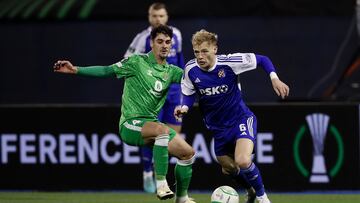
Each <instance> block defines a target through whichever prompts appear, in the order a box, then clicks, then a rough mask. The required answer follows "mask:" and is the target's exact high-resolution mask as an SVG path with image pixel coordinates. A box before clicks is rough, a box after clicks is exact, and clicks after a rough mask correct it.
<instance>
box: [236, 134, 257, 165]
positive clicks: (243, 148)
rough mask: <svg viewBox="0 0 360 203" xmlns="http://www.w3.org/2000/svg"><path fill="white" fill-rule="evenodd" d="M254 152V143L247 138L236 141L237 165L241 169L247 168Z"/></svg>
mask: <svg viewBox="0 0 360 203" xmlns="http://www.w3.org/2000/svg"><path fill="white" fill-rule="evenodd" d="M253 150H254V142H253V141H252V140H250V139H247V138H241V139H238V140H237V141H236V147H235V163H236V164H237V165H238V166H239V167H240V168H247V167H248V166H249V165H250V164H251V162H252V160H251V155H252V152H253Z"/></svg>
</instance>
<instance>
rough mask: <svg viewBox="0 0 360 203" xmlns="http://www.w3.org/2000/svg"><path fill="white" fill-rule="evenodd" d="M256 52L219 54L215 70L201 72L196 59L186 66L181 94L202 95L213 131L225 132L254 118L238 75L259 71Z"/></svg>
mask: <svg viewBox="0 0 360 203" xmlns="http://www.w3.org/2000/svg"><path fill="white" fill-rule="evenodd" d="M256 64H257V63H256V57H255V54H253V53H235V54H229V55H218V56H217V57H216V62H215V65H214V66H213V67H211V68H210V69H209V70H204V69H201V68H200V66H199V65H198V64H197V63H196V60H195V59H193V60H191V61H189V62H188V63H187V64H186V67H185V74H184V77H183V79H182V82H181V89H182V93H183V94H185V95H193V94H194V93H197V94H198V96H199V106H200V111H201V113H202V115H203V118H204V121H205V124H206V126H207V127H208V128H209V129H210V130H224V129H226V128H230V127H233V126H234V125H236V124H238V122H239V120H241V119H243V118H245V117H249V116H252V115H253V113H252V112H251V111H250V110H249V108H248V107H247V106H246V105H245V103H244V101H243V99H242V95H241V90H240V88H239V84H238V75H239V74H240V73H243V72H245V71H249V70H253V69H255V68H256Z"/></svg>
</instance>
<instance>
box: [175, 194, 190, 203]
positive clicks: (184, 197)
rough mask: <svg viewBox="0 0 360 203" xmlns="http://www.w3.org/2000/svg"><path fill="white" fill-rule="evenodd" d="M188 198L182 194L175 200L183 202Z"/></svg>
mask: <svg viewBox="0 0 360 203" xmlns="http://www.w3.org/2000/svg"><path fill="white" fill-rule="evenodd" d="M188 199H189V196H188V195H185V196H182V197H176V202H185V201H186V200H188Z"/></svg>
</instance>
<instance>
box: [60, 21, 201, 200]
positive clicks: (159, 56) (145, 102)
mask: <svg viewBox="0 0 360 203" xmlns="http://www.w3.org/2000/svg"><path fill="white" fill-rule="evenodd" d="M172 35H173V32H172V30H171V28H169V27H168V26H162V25H161V26H158V27H156V28H154V29H153V30H152V31H151V43H150V44H151V48H152V49H151V52H149V53H148V54H143V55H132V56H130V57H129V58H126V59H123V60H122V61H120V62H118V63H116V64H113V65H110V66H88V67H79V66H73V65H72V64H71V63H70V62H69V61H64V60H59V61H57V62H56V63H55V65H54V71H55V72H59V73H67V74H78V75H84V76H96V77H117V78H125V84H124V90H123V95H122V105H121V118H120V122H119V131H120V137H121V139H122V140H123V142H125V143H126V144H129V145H135V146H144V145H148V146H152V147H153V156H154V168H155V173H156V176H155V177H156V187H157V197H158V198H159V199H161V200H165V199H169V198H172V197H173V196H174V193H173V192H172V191H171V190H170V188H169V186H168V183H167V181H166V174H167V171H168V164H169V155H168V154H169V153H170V154H171V155H174V156H175V157H177V158H178V162H177V164H176V166H175V179H176V199H175V202H176V203H195V202H194V200H193V199H192V198H189V197H188V193H187V191H188V187H189V184H190V180H191V176H192V164H193V163H194V159H195V152H194V150H193V148H192V147H191V146H190V145H189V144H188V143H186V142H185V140H184V139H183V138H181V137H180V136H179V135H178V134H176V132H175V131H174V130H173V129H171V128H169V127H167V126H166V125H164V124H163V123H160V122H159V121H158V120H157V115H158V113H159V111H160V109H161V108H162V106H163V104H164V102H165V99H166V96H167V91H168V89H169V86H170V84H171V83H180V81H181V77H182V74H183V70H182V69H180V68H178V67H176V66H173V65H170V64H167V62H166V58H167V56H168V54H169V52H170V48H171V38H172Z"/></svg>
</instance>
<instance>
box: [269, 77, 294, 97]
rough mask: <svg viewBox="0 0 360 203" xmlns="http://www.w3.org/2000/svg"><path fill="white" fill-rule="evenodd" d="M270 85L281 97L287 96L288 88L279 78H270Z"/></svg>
mask: <svg viewBox="0 0 360 203" xmlns="http://www.w3.org/2000/svg"><path fill="white" fill-rule="evenodd" d="M271 83H272V86H273V88H274V91H275V92H276V94H277V95H278V96H281V98H282V99H285V97H287V96H289V92H290V88H289V86H287V85H286V84H285V83H283V82H282V81H281V80H280V79H279V78H273V79H271Z"/></svg>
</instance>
